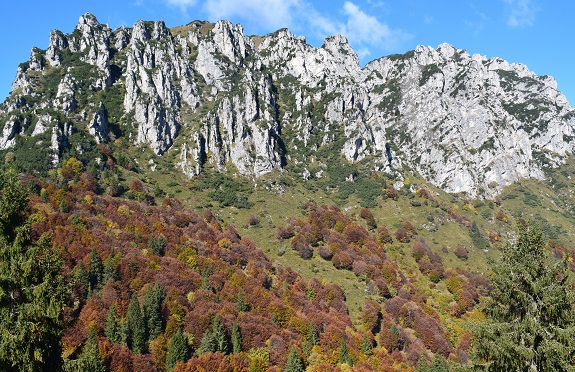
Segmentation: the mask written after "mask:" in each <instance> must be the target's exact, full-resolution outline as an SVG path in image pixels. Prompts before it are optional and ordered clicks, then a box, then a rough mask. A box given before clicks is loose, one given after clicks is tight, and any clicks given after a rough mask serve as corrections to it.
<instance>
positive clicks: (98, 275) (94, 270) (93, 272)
mask: <svg viewBox="0 0 575 372" xmlns="http://www.w3.org/2000/svg"><path fill="white" fill-rule="evenodd" d="M89 266H90V287H91V288H92V290H94V289H96V287H97V286H98V285H100V284H101V283H102V280H103V278H104V263H103V262H102V259H101V258H100V255H99V254H98V251H97V250H96V247H94V248H92V252H90V261H89Z"/></svg>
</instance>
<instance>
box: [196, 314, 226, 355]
mask: <svg viewBox="0 0 575 372" xmlns="http://www.w3.org/2000/svg"><path fill="white" fill-rule="evenodd" d="M216 351H219V352H220V353H222V354H227V353H228V352H229V342H228V335H227V334H226V330H225V328H224V325H223V324H222V319H221V318H220V316H219V315H217V316H216V317H214V320H213V321H212V329H207V330H206V332H205V333H204V336H203V337H202V341H201V342H200V347H199V348H198V354H203V353H210V352H211V353H213V352H216Z"/></svg>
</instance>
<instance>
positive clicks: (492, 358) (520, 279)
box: [475, 224, 575, 371]
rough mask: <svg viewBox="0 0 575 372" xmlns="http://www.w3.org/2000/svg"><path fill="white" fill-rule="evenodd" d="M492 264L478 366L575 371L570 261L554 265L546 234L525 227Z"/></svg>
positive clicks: (520, 227) (477, 333)
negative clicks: (549, 255)
mask: <svg viewBox="0 0 575 372" xmlns="http://www.w3.org/2000/svg"><path fill="white" fill-rule="evenodd" d="M517 230H518V238H517V241H516V242H515V243H514V244H508V245H506V246H505V247H504V248H503V250H502V257H501V261H500V262H497V263H494V264H493V277H492V283H491V284H492V286H493V291H492V292H491V298H490V299H489V300H488V301H487V302H486V303H485V306H484V309H483V311H484V313H485V315H486V316H487V321H486V322H485V323H482V324H479V325H478V326H477V328H476V330H475V337H476V342H475V348H476V356H477V360H476V362H477V364H478V365H479V366H483V367H485V368H486V369H487V370H490V371H503V370H514V371H517V370H525V371H526V370H533V371H566V370H570V369H572V368H573V366H574V359H573V356H574V355H575V338H574V337H573V336H574V334H575V319H574V317H573V308H574V305H575V291H574V290H573V284H572V282H571V281H570V280H569V269H568V261H567V257H565V259H564V260H563V261H560V262H553V263H552V262H549V260H548V258H547V254H546V249H545V241H544V238H543V233H542V232H541V229H540V228H539V227H538V226H536V225H533V224H520V225H518V227H517Z"/></svg>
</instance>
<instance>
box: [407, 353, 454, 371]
mask: <svg viewBox="0 0 575 372" xmlns="http://www.w3.org/2000/svg"><path fill="white" fill-rule="evenodd" d="M415 371H416V372H449V366H448V365H447V363H446V362H445V360H443V359H442V358H440V357H438V356H437V355H436V356H435V357H434V358H433V360H432V361H431V363H428V361H427V358H426V357H425V356H423V355H422V356H421V357H420V358H419V361H418V362H417V366H416V368H415Z"/></svg>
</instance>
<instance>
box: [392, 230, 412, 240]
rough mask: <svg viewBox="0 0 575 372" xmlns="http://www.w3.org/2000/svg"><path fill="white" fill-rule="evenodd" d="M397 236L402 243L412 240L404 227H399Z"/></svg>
mask: <svg viewBox="0 0 575 372" xmlns="http://www.w3.org/2000/svg"><path fill="white" fill-rule="evenodd" d="M395 238H396V239H397V240H398V241H399V242H401V243H409V242H410V240H411V239H410V238H409V235H407V230H405V228H403V227H400V228H398V229H397V231H396V232H395Z"/></svg>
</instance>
